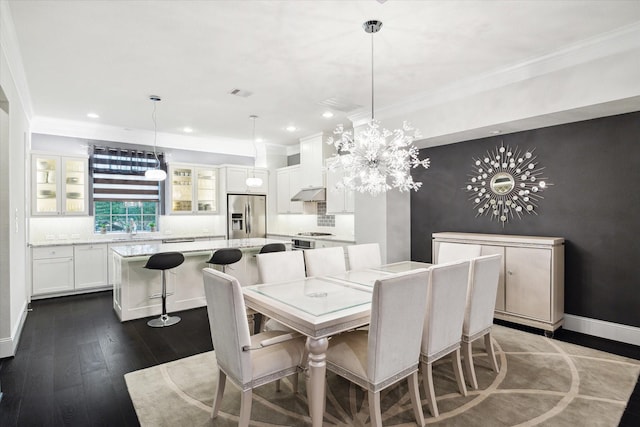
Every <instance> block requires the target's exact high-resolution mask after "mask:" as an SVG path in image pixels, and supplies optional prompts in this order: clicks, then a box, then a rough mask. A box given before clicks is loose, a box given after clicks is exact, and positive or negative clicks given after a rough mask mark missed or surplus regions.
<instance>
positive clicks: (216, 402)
mask: <svg viewBox="0 0 640 427" xmlns="http://www.w3.org/2000/svg"><path fill="white" fill-rule="evenodd" d="M226 382H227V375H226V374H225V373H224V372H222V371H221V370H220V369H218V385H217V387H216V394H215V396H214V398H213V410H212V411H211V418H215V417H217V416H218V410H219V409H220V404H221V403H222V395H223V394H224V385H225V383H226Z"/></svg>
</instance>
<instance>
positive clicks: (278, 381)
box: [276, 379, 281, 392]
mask: <svg viewBox="0 0 640 427" xmlns="http://www.w3.org/2000/svg"><path fill="white" fill-rule="evenodd" d="M280 385H281V384H280V380H279V379H278V380H276V391H277V392H279V391H280Z"/></svg>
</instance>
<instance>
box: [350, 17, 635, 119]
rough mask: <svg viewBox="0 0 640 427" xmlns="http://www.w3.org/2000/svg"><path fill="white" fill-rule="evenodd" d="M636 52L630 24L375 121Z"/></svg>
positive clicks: (414, 100)
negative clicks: (625, 53)
mask: <svg viewBox="0 0 640 427" xmlns="http://www.w3.org/2000/svg"><path fill="white" fill-rule="evenodd" d="M637 49H640V23H634V24H631V25H628V26H625V27H621V28H618V29H616V30H613V31H610V32H607V33H603V34H600V35H599V36H596V37H591V38H588V39H584V40H581V41H580V42H578V43H574V44H571V45H568V46H565V47H563V48H561V49H558V50H556V51H554V52H551V53H549V54H546V55H543V56H539V57H536V58H532V59H529V60H527V61H523V62H519V63H517V64H513V65H510V66H507V67H503V68H499V69H497V70H493V71H491V72H488V73H485V74H480V75H478V76H474V77H472V78H470V79H466V80H461V81H458V82H456V83H453V84H451V85H447V86H444V87H442V88H439V89H437V90H434V91H429V92H422V93H419V94H416V95H414V96H412V97H409V98H407V99H405V100H403V101H401V102H398V103H395V104H392V105H389V106H386V107H381V108H378V109H376V112H375V113H376V118H378V119H384V118H391V117H397V116H401V115H406V114H409V113H412V112H415V111H420V110H423V109H427V108H432V107H434V106H437V105H440V104H444V103H447V102H451V101H454V100H457V99H461V98H465V97H469V96H472V95H476V94H478V93H482V92H486V91H489V90H492V89H497V88H500V87H504V86H507V85H510V84H513V83H517V82H523V81H526V80H530V79H534V78H536V77H539V76H543V75H546V74H549V73H552V72H554V71H558V70H562V69H566V68H570V67H575V66H578V65H582V64H586V63H588V62H590V61H594V60H596V59H601V58H606V57H608V56H612V55H616V54H620V53H624V52H629V51H633V50H637ZM369 117H370V112H368V111H361V112H359V113H356V114H353V115H350V116H348V118H349V120H351V121H352V122H353V124H354V126H359V125H361V124H363V123H365V122H366V121H368V120H369Z"/></svg>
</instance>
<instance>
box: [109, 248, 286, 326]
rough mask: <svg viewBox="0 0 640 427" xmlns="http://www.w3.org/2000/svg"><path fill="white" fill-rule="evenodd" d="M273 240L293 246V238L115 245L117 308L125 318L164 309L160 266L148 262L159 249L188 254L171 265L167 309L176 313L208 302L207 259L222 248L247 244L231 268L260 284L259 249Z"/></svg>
mask: <svg viewBox="0 0 640 427" xmlns="http://www.w3.org/2000/svg"><path fill="white" fill-rule="evenodd" d="M268 243H284V244H285V245H286V246H287V249H291V241H287V240H278V239H263V238H251V239H231V240H209V241H196V242H185V243H154V244H141V245H127V246H114V247H112V249H111V250H112V255H113V256H112V257H111V262H113V266H112V267H113V272H114V278H113V309H114V310H115V312H116V314H117V315H118V318H119V319H120V321H121V322H124V321H127V320H132V319H139V318H142V317H149V316H157V315H159V314H160V312H161V308H162V307H161V304H162V303H161V299H160V294H161V291H162V279H161V276H160V271H158V270H147V269H145V268H144V265H145V264H146V262H147V260H148V259H149V257H150V256H151V255H153V254H156V253H160V252H181V253H182V254H183V255H184V257H185V260H184V263H183V264H182V265H180V266H178V267H176V268H174V269H172V270H169V271H167V295H168V297H167V311H168V312H169V313H172V312H176V311H182V310H188V309H191V308H196V307H203V306H205V305H207V302H206V299H205V295H204V287H203V285H202V283H203V282H202V269H203V268H205V267H208V266H209V265H208V264H207V263H206V262H207V261H208V260H209V258H211V254H212V253H213V252H214V251H216V250H217V249H222V248H239V249H240V250H242V253H243V254H242V259H241V260H240V261H239V262H237V263H235V264H231V265H229V266H227V269H226V272H227V273H228V274H230V275H232V276H234V277H236V278H237V279H238V281H239V282H240V284H241V285H242V286H248V285H254V284H256V283H257V282H258V269H257V265H256V259H255V255H256V254H257V253H258V252H259V251H260V248H262V246H264V245H266V244H268Z"/></svg>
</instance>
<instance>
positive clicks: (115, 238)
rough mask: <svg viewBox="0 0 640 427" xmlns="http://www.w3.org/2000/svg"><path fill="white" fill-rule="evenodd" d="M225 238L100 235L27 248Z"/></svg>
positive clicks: (44, 242) (147, 234)
mask: <svg viewBox="0 0 640 427" xmlns="http://www.w3.org/2000/svg"><path fill="white" fill-rule="evenodd" d="M225 237H226V236H225V235H224V234H215V235H206V234H198V235H174V234H160V233H140V234H135V235H133V236H131V237H130V236H128V235H127V234H124V233H122V234H116V235H113V234H100V235H95V236H94V237H92V238H89V239H60V240H45V241H37V242H31V243H29V246H31V247H32V248H38V247H47V246H68V245H91V244H100V243H108V244H114V243H122V244H125V243H126V244H129V243H135V242H138V241H140V242H146V241H149V240H158V241H162V240H176V239H224V238H225Z"/></svg>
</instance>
